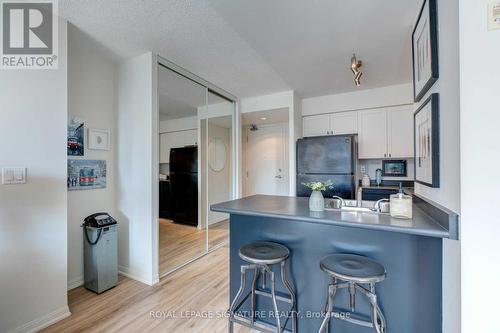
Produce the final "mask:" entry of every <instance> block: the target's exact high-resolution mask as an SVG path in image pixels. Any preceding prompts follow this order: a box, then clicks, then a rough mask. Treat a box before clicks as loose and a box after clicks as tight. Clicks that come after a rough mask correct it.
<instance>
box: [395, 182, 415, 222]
mask: <svg viewBox="0 0 500 333" xmlns="http://www.w3.org/2000/svg"><path fill="white" fill-rule="evenodd" d="M412 204H413V198H412V196H410V195H406V194H404V192H403V186H402V184H401V183H399V193H396V194H392V195H391V216H392V217H395V218H400V219H411V218H412V216H413V212H412Z"/></svg>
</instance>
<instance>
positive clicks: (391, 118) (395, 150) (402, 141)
mask: <svg viewBox="0 0 500 333" xmlns="http://www.w3.org/2000/svg"><path fill="white" fill-rule="evenodd" d="M387 121H388V129H389V130H388V132H387V139H388V140H387V142H388V154H389V156H388V157H392V158H407V157H413V107H412V105H403V106H394V107H390V108H388V109H387Z"/></svg>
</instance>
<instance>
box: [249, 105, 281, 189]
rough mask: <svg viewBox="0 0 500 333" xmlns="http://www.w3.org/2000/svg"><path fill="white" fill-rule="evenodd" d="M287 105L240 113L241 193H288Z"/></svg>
mask: <svg viewBox="0 0 500 333" xmlns="http://www.w3.org/2000/svg"><path fill="white" fill-rule="evenodd" d="M288 113H289V112H288V108H282V109H275V110H267V111H259V112H252V113H247V114H243V115H242V123H243V128H242V133H244V137H243V145H242V152H243V154H242V155H243V158H242V160H243V161H242V162H243V194H244V196H250V195H254V194H268V195H288V194H289V190H290V189H289V183H290V182H289V177H290V175H289V169H288V166H289V156H288V140H289V136H288Z"/></svg>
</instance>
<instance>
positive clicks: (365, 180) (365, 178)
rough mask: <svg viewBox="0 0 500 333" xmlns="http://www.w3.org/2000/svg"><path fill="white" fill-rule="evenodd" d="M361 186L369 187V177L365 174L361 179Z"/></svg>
mask: <svg viewBox="0 0 500 333" xmlns="http://www.w3.org/2000/svg"><path fill="white" fill-rule="evenodd" d="M361 186H363V187H370V176H368V175H367V174H365V175H363V178H362V179H361Z"/></svg>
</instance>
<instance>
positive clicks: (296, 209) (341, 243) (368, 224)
mask: <svg viewBox="0 0 500 333" xmlns="http://www.w3.org/2000/svg"><path fill="white" fill-rule="evenodd" d="M413 202H414V203H413V218H412V219H408V220H404V219H396V218H392V217H391V216H390V215H389V214H380V213H375V212H364V211H355V210H353V211H347V210H342V209H331V210H325V211H323V212H311V211H310V210H309V206H308V199H307V198H298V197H281V196H265V195H255V196H251V197H247V198H243V199H239V200H233V201H228V202H224V203H220V204H217V205H213V206H212V207H211V209H212V210H213V211H217V212H224V213H228V214H230V297H231V300H232V299H233V298H234V297H235V296H236V293H237V291H238V289H239V287H240V266H241V265H244V261H243V260H242V259H241V258H240V256H239V250H240V248H241V247H242V246H243V245H245V244H248V243H251V242H255V241H271V242H276V243H279V244H282V245H284V246H286V247H287V248H288V249H289V250H290V256H289V258H288V260H287V264H286V270H287V276H288V279H289V280H290V281H291V282H292V284H293V285H294V286H295V294H296V302H297V322H298V326H297V328H298V330H297V331H298V332H317V331H318V329H319V328H320V326H321V322H322V320H323V318H322V311H323V309H324V307H325V302H326V299H327V286H328V284H329V283H330V281H329V279H328V277H327V276H326V275H325V274H323V272H322V271H321V269H320V267H319V263H320V261H321V259H323V258H324V257H325V256H327V255H330V254H335V253H347V254H356V255H362V256H365V257H367V258H370V259H372V260H375V261H376V262H378V263H380V264H382V265H383V266H384V267H385V269H386V279H385V280H384V281H382V282H381V283H378V284H377V287H376V288H377V296H378V302H379V305H380V308H381V309H382V311H383V312H384V314H385V317H386V320H387V332H405V333H421V332H429V333H430V332H441V330H442V328H441V327H442V319H441V318H442V283H443V282H442V268H443V264H442V263H443V251H442V241H443V238H450V239H458V217H457V216H456V214H454V213H453V212H451V211H448V210H446V209H445V208H443V207H440V206H439V205H437V204H435V203H432V202H428V201H425V200H423V199H422V198H419V197H418V196H414V200H413ZM276 274H279V268H278V269H276ZM251 278H252V277H251V276H249V277H248V278H247V280H250V281H251V280H252V279H251ZM247 287H248V286H247ZM276 289H277V291H278V292H283V293H285V292H286V290H287V289H286V286H283V285H282V284H281V280H280V279H277V281H276ZM256 302H257V305H258V308H259V311H261V312H260V314H261V318H259V319H260V320H262V321H263V322H269V323H272V322H273V318H269V317H266V315H265V312H262V309H265V310H271V309H273V307H272V302H271V300H270V299H268V298H265V297H257V300H256ZM334 303H335V307H336V308H341V309H345V313H349V310H348V309H349V294H348V293H347V292H345V290H343V291H339V292H338V294H337V295H336V296H335V302H334ZM279 306H280V307H282V308H286V306H285V305H283V304H279ZM245 309H246V310H247V311H248V309H249V305H248V304H246V305H245V306H243V307H242V310H245ZM355 312H356V314H358V313H359V314H362V315H363V314H369V313H370V307H369V303H368V302H367V301H366V300H365V299H364V298H363V297H357V298H356V309H355ZM290 326H291V325H290V322H288V324H287V329H288V330H290V329H291V327H290ZM330 331H332V332H343V333H364V332H366V333H368V332H374V331H373V328H369V327H362V326H358V325H353V324H352V323H350V322H348V321H346V320H342V319H332V321H331V323H330Z"/></svg>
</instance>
